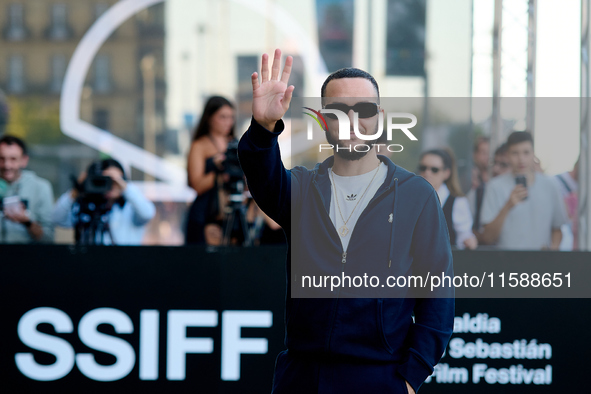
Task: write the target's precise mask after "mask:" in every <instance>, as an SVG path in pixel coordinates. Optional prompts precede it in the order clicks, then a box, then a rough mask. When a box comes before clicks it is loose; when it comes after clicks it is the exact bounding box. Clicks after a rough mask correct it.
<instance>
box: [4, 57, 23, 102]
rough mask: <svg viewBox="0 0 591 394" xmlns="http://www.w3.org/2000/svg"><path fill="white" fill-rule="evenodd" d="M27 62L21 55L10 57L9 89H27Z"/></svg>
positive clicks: (20, 91) (11, 90) (18, 91)
mask: <svg viewBox="0 0 591 394" xmlns="http://www.w3.org/2000/svg"><path fill="white" fill-rule="evenodd" d="M24 68H25V62H24V59H23V57H22V56H21V55H12V56H10V57H9V58H8V87H7V88H8V91H9V92H11V93H23V92H24V91H25V70H24Z"/></svg>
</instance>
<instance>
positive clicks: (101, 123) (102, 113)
mask: <svg viewBox="0 0 591 394" xmlns="http://www.w3.org/2000/svg"><path fill="white" fill-rule="evenodd" d="M93 124H94V125H95V126H96V127H98V128H99V129H101V130H105V131H109V111H107V110H106V109H97V110H96V111H94V119H93Z"/></svg>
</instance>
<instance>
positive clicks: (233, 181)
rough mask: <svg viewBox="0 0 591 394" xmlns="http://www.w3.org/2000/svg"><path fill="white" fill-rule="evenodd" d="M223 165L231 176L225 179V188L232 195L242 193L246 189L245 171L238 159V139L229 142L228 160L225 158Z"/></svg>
mask: <svg viewBox="0 0 591 394" xmlns="http://www.w3.org/2000/svg"><path fill="white" fill-rule="evenodd" d="M222 165H223V166H224V174H227V175H228V176H229V177H228V179H227V180H225V181H224V185H223V187H224V190H225V191H227V192H228V194H230V195H231V196H236V195H242V192H243V191H244V172H243V171H242V167H240V161H239V160H238V140H233V141H231V142H230V143H228V149H227V150H226V160H224V162H223V163H222Z"/></svg>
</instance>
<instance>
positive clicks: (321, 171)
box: [313, 155, 416, 192]
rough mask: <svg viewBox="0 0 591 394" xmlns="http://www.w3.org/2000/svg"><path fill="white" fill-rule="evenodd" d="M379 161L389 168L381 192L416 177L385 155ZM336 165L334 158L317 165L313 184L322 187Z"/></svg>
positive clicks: (379, 156)
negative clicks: (329, 170)
mask: <svg viewBox="0 0 591 394" xmlns="http://www.w3.org/2000/svg"><path fill="white" fill-rule="evenodd" d="M378 159H379V160H380V161H381V162H382V163H384V164H386V166H387V167H388V175H386V180H385V181H384V183H383V185H382V186H381V187H380V189H379V190H378V192H379V191H381V189H382V188H386V187H387V188H391V187H394V183H395V182H396V181H398V186H401V185H402V184H404V182H406V181H407V180H409V179H410V178H412V177H414V176H416V175H415V174H414V173H412V172H410V171H408V170H405V169H404V168H402V167H400V166H397V165H396V164H394V162H392V160H390V159H389V158H388V157H386V156H383V155H378ZM333 164H334V156H331V157H329V158H328V159H326V160H324V161H323V162H322V163H318V164H316V166H315V167H314V170H313V173H314V175H313V182H317V183H318V184H319V185H320V186H321V187H322V185H323V184H324V182H327V181H328V180H329V178H328V169H329V168H331V167H332V166H333Z"/></svg>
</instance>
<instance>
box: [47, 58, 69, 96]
mask: <svg viewBox="0 0 591 394" xmlns="http://www.w3.org/2000/svg"><path fill="white" fill-rule="evenodd" d="M65 73H66V56H64V55H53V57H52V58H51V87H50V88H51V91H52V92H54V93H59V91H60V90H61V89H62V84H63V82H64V75H65Z"/></svg>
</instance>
